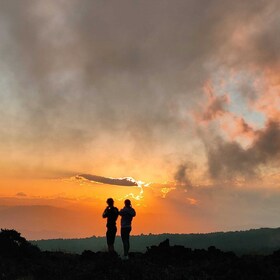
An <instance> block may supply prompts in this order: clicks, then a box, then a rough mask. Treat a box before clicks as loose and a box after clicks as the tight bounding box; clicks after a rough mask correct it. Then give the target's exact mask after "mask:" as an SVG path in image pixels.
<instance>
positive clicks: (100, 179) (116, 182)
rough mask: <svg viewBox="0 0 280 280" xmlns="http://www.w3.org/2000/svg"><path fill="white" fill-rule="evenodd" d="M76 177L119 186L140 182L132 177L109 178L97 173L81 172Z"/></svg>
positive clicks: (133, 184)
mask: <svg viewBox="0 0 280 280" xmlns="http://www.w3.org/2000/svg"><path fill="white" fill-rule="evenodd" d="M76 179H78V180H79V179H86V180H89V181H93V182H97V183H102V184H108V185H117V186H138V183H137V182H136V181H135V180H134V179H133V178H131V177H126V178H108V177H102V176H97V175H91V174H81V175H77V176H76Z"/></svg>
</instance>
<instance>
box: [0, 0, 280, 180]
mask: <svg viewBox="0 0 280 280" xmlns="http://www.w3.org/2000/svg"><path fill="white" fill-rule="evenodd" d="M279 8H280V4H279V3H278V1H264V0H256V1H241V0H237V1H229V0H226V1H222V0H213V1H207V3H206V2H205V1H203V0H190V1H180V0H174V1H161V0H155V1H152V2H151V1H149V2H146V1H138V2H135V1H129V0H120V1H118V3H109V2H106V1H84V2H83V4H81V3H80V2H79V3H78V2H77V1H74V0H67V1H66V0H60V1H54V0H50V1H47V2H38V1H35V0H27V4H26V2H25V3H24V4H23V3H19V2H14V1H5V2H3V3H1V10H0V26H1V28H0V36H1V46H0V55H1V57H2V58H3V59H2V60H1V66H0V73H1V77H2V79H1V90H0V92H1V93H0V94H1V104H0V112H1V120H0V135H1V143H0V155H1V158H3V159H5V161H4V160H1V162H0V165H1V166H2V165H3V166H6V165H8V164H10V166H14V165H17V164H23V165H28V166H31V169H35V167H39V168H44V169H47V168H48V167H49V168H50V169H56V168H57V169H59V168H60V167H61V166H64V165H65V162H66V161H67V162H68V166H66V170H82V172H84V173H90V172H91V171H92V170H97V171H96V172H100V173H99V174H102V173H103V174H104V171H105V169H109V170H108V174H112V173H111V170H113V169H114V168H115V169H119V170H116V171H115V172H116V174H132V172H133V176H134V177H137V176H139V177H140V175H141V174H143V170H145V173H147V175H146V177H152V176H153V178H154V177H156V176H157V175H158V172H157V171H154V169H162V173H164V172H165V173H168V172H169V170H174V166H175V168H176V166H177V165H178V160H175V161H174V162H173V163H171V164H170V165H172V168H171V169H170V168H169V167H170V165H169V166H167V167H166V163H165V158H166V157H167V156H168V155H169V154H176V156H177V158H181V157H182V155H187V156H186V157H189V155H190V154H191V153H192V152H193V151H194V149H195V147H197V142H199V141H200V139H199V137H197V135H194V134H195V133H194V132H193V128H194V127H196V125H197V124H196V121H193V120H192V119H191V117H190V115H191V113H190V112H192V111H193V110H194V109H196V107H198V106H199V104H201V102H202V101H204V99H205V96H204V92H203V85H204V84H205V81H209V80H212V79H213V76H215V75H220V73H221V72H223V73H226V75H227V74H228V75H227V76H228V77H227V78H228V79H230V74H231V73H232V72H233V71H235V72H239V71H240V72H241V71H243V72H250V73H251V72H253V73H255V72H262V71H263V69H270V71H271V72H272V73H279V71H278V70H279V69H278V67H279V52H278V51H277V50H278V49H279V42H280V41H279V39H278V37H277V36H275V34H278V33H279V26H280V24H279V16H278V14H279ZM276 70H277V71H276ZM254 71H255V72H254ZM267 71H268V70H267ZM272 76H273V75H271V77H272ZM269 82H270V83H271V80H270V81H269ZM213 83H214V84H215V81H214V82H213ZM237 84H241V85H242V86H240V87H239V88H240V89H241V90H242V91H244V92H247V94H246V96H247V97H246V98H247V99H249V100H252V99H253V98H255V99H258V100H259V101H260V103H262V102H261V100H260V99H259V98H258V97H259V95H258V94H257V93H256V92H254V91H253V92H252V90H254V88H253V89H252V88H251V86H248V84H249V85H251V80H249V81H247V80H246V81H245V82H244V80H243V81H242V82H240V83H239V82H237ZM278 92H279V91H278ZM209 93H211V92H209ZM262 96H265V94H264V93H263V92H262ZM274 96H275V98H274V99H276V98H278V95H274ZM210 97H211V98H210V99H209V103H207V106H206V107H204V109H205V110H204V111H203V113H202V115H201V116H200V119H202V120H205V121H208V122H210V121H214V120H217V119H219V118H220V117H221V116H223V117H227V118H229V119H230V121H233V122H236V125H235V126H234V129H233V132H232V131H231V129H229V128H228V127H226V126H224V130H226V129H228V130H230V131H229V132H228V133H229V135H230V136H231V138H232V139H231V140H235V139H236V137H238V135H240V134H242V135H248V136H249V135H252V131H251V130H254V131H255V129H254V127H252V126H251V125H250V122H248V121H247V119H246V117H245V116H244V115H243V116H241V117H240V116H239V115H235V116H236V118H237V119H235V120H234V117H232V118H230V116H229V113H226V112H228V110H229V105H230V104H229V103H232V102H236V100H234V99H232V96H230V95H229V93H228V92H227V91H225V92H223V93H222V94H220V95H211V96H210ZM274 99H273V100H274ZM266 102H267V103H266V108H262V109H261V107H259V110H262V112H264V114H266V115H267V114H271V115H272V111H269V104H271V102H270V101H269V100H267V101H266ZM236 103H238V102H236ZM275 104H276V103H275ZM236 105H238V104H236ZM259 105H260V106H261V104H259ZM236 107H237V106H236ZM277 108H278V107H277V106H275V110H273V111H274V112H273V114H274V116H275V115H276V114H277ZM232 116H233V115H232ZM182 124H183V125H182ZM251 128H252V129H251ZM204 130H205V131H204V133H205V134H207V132H206V130H207V128H204ZM218 130H219V128H217V127H215V131H212V133H213V134H215V135H218V136H219V134H220V131H218ZM246 137H247V136H246ZM250 137H251V136H250ZM208 138H209V139H210V136H209V137H208ZM253 139H254V138H253ZM223 141H224V140H221V141H220V140H219V141H218V140H217V141H216V140H214V143H209V144H208V146H207V149H208V152H207V151H206V156H207V157H208V163H209V164H214V166H211V167H210V169H211V170H212V169H213V170H215V169H216V167H215V165H219V164H218V163H217V162H219V158H220V157H221V156H220V155H219V152H217V150H218V148H219V146H221V147H222V148H223V149H224V150H225V151H227V152H228V153H229V154H231V152H230V151H228V150H236V151H237V152H238V154H240V156H241V155H243V157H245V162H251V160H250V159H248V158H250V156H248V152H247V151H246V149H245V150H244V147H239V142H237V143H236V145H235V144H233V147H231V148H230V146H231V142H229V143H224V142H223ZM215 143H217V145H218V146H217V147H216V148H215ZM234 145H235V146H234ZM200 157H201V156H200ZM7 158H8V161H9V162H10V163H9V162H7ZM241 158H242V156H241ZM27 159H28V160H27ZM268 160H269V159H268V158H267V161H268ZM229 161H230V160H229ZM246 165H248V166H249V164H246ZM227 166H228V167H227V168H226V169H227V170H228V171H227V172H226V173H230V171H229V167H230V166H236V164H235V163H231V162H229V163H228V164H227ZM250 166H251V165H250ZM155 167H156V168H155ZM163 169H164V170H163ZM233 170H234V169H233ZM253 170H255V168H253V169H252V170H250V171H253ZM120 171H121V173H119V172H120ZM126 172H127V173H126ZM240 172H241V171H238V173H240ZM170 173H171V174H170V175H169V176H173V175H174V174H172V173H173V172H170ZM214 173H215V172H214ZM214 173H212V172H211V174H214ZM218 173H219V172H218ZM233 173H234V172H233ZM184 174H186V172H185V171H184V169H183V168H181V170H180V168H179V170H178V174H177V175H178V179H179V181H180V180H182V181H186V178H185V179H184V177H186V175H184ZM187 178H189V176H188V174H187Z"/></svg>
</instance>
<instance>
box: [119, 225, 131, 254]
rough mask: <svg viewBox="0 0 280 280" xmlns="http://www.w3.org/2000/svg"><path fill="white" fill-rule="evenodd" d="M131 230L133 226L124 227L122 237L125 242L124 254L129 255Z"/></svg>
mask: <svg viewBox="0 0 280 280" xmlns="http://www.w3.org/2000/svg"><path fill="white" fill-rule="evenodd" d="M130 231H131V227H129V228H122V229H121V238H122V242H123V251H124V256H125V257H126V256H128V252H129V247H130V245H129V234H130Z"/></svg>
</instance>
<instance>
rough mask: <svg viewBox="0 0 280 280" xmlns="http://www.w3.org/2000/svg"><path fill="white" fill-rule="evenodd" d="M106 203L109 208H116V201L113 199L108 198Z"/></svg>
mask: <svg viewBox="0 0 280 280" xmlns="http://www.w3.org/2000/svg"><path fill="white" fill-rule="evenodd" d="M106 202H107V204H108V206H110V207H112V206H114V200H113V198H111V197H110V198H108V199H107V201H106Z"/></svg>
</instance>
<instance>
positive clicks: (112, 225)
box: [102, 198, 119, 252]
mask: <svg viewBox="0 0 280 280" xmlns="http://www.w3.org/2000/svg"><path fill="white" fill-rule="evenodd" d="M106 202H107V204H108V206H107V207H106V209H105V210H104V212H103V215H102V217H103V218H107V224H106V227H107V232H106V239H107V245H108V251H109V252H114V251H115V249H114V243H115V238H116V233H117V226H116V221H117V218H118V215H119V210H118V208H117V207H115V206H114V200H113V198H108V199H107V201H106Z"/></svg>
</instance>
